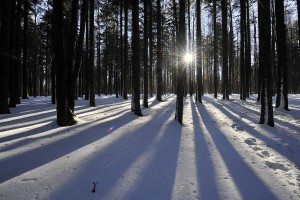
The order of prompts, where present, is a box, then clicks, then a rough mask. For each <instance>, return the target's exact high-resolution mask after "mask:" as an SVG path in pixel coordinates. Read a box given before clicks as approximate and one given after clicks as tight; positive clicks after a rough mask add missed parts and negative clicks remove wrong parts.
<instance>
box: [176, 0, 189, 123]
mask: <svg viewBox="0 0 300 200" xmlns="http://www.w3.org/2000/svg"><path fill="white" fill-rule="evenodd" d="M179 7H180V8H179V9H180V11H179V32H178V48H179V49H186V39H185V0H179ZM180 59H181V60H180V62H179V67H178V82H177V99H176V112H175V119H176V120H177V121H178V122H179V123H180V124H182V119H183V96H184V82H185V79H184V74H185V71H186V69H185V65H184V63H183V61H182V59H183V57H181V58H180Z"/></svg>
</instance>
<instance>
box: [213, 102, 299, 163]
mask: <svg viewBox="0 0 300 200" xmlns="http://www.w3.org/2000/svg"><path fill="white" fill-rule="evenodd" d="M211 105H212V106H214V107H215V108H216V109H218V110H219V111H220V112H222V113H223V114H224V115H226V116H227V117H228V118H230V119H232V120H233V121H235V122H237V123H238V124H240V125H241V126H242V127H246V128H245V131H247V133H249V134H251V135H252V136H253V137H255V138H258V139H260V140H262V141H263V142H264V143H265V144H266V146H268V147H269V148H273V149H274V150H276V151H277V152H278V153H280V154H281V155H282V156H284V157H285V158H287V159H289V160H291V161H292V162H293V163H294V164H295V165H296V166H297V168H298V169H299V168H300V160H299V158H298V157H297V156H294V155H293V154H297V153H298V152H299V151H300V145H299V144H298V143H297V142H295V143H294V145H291V146H290V147H289V150H288V151H287V150H286V149H285V147H283V146H281V145H279V144H278V143H277V142H275V141H274V139H272V138H270V137H268V136H266V135H264V134H262V133H259V132H257V131H255V130H254V129H253V127H251V126H249V125H248V124H247V123H245V122H243V121H242V120H240V119H239V118H238V117H236V116H234V115H232V114H231V113H230V112H228V110H227V109H224V108H223V107H222V106H221V105H215V104H211ZM247 119H249V120H251V119H250V118H249V117H247ZM251 121H253V119H252V120H251ZM262 126H263V125H262ZM270 134H272V135H274V137H276V136H278V135H275V134H274V133H270ZM281 136H283V137H285V138H288V140H289V141H293V139H292V138H291V137H290V136H287V135H285V136H284V135H281ZM281 136H280V137H281ZM296 141H298V140H296ZM291 152H292V154H291Z"/></svg>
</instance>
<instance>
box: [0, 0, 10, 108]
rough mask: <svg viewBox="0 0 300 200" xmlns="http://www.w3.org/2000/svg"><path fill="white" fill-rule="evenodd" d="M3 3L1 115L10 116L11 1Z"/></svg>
mask: <svg viewBox="0 0 300 200" xmlns="http://www.w3.org/2000/svg"><path fill="white" fill-rule="evenodd" d="M1 3H3V9H2V21H1V32H0V33H1V38H0V49H1V51H2V52H1V54H0V63H1V67H0V114H10V110H9V107H8V96H9V63H10V55H9V42H10V25H11V24H10V20H11V17H10V14H11V12H10V11H11V3H12V1H11V0H6V1H4V2H1Z"/></svg>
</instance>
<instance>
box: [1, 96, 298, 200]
mask: <svg viewBox="0 0 300 200" xmlns="http://www.w3.org/2000/svg"><path fill="white" fill-rule="evenodd" d="M289 97H290V99H289V103H290V109H291V111H290V112H288V111H284V110H281V109H275V112H274V114H275V127H274V128H271V127H268V126H267V125H259V124H258V121H259V115H260V105H259V104H258V103H257V102H256V101H255V99H256V97H255V96H251V98H250V99H247V101H246V102H245V101H240V100H238V99H239V96H238V95H232V96H231V99H232V100H229V101H224V100H221V98H220V99H218V100H217V99H214V98H213V97H212V96H211V95H205V96H204V97H203V99H204V100H203V104H199V103H196V102H195V100H194V99H193V98H192V97H187V98H186V99H185V108H184V126H180V125H179V124H178V123H177V122H176V121H175V120H174V113H175V100H176V96H175V95H168V96H164V101H163V102H157V101H156V100H154V98H152V99H150V106H149V108H148V109H144V108H143V110H142V112H143V114H144V116H143V117H136V116H135V115H133V113H131V112H130V101H129V100H123V99H122V98H119V99H117V98H115V97H114V96H101V97H98V98H97V99H96V100H97V107H89V106H88V105H89V102H88V101H85V100H78V101H77V102H76V114H77V116H78V118H79V119H80V122H79V123H78V124H76V125H75V126H71V127H58V126H57V125H56V122H55V119H56V111H55V105H52V104H51V103H50V98H46V97H38V98H30V99H29V100H23V101H22V105H19V106H18V107H17V108H14V109H11V111H12V114H10V115H1V116H0V199H1V200H2V199H3V200H21V199H22V200H29V199H49V200H56V199H57V200H61V199H63V200H68V199H70V200H77V199H78V200H89V199H130V200H131V199H138V200H144V199H151V200H152V199H155V200H160V199H162V200H167V199H180V200H183V199H188V200H190V199H209V200H211V199H251V200H252V199H300V170H299V169H300V153H299V152H300V95H289ZM94 182H98V183H97V185H96V187H95V189H96V191H95V192H94V193H93V192H92V189H93V183H94Z"/></svg>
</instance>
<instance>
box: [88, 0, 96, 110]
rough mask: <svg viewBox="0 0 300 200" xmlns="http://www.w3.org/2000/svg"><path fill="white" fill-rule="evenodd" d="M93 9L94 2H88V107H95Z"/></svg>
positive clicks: (92, 0) (91, 0)
mask: <svg viewBox="0 0 300 200" xmlns="http://www.w3.org/2000/svg"><path fill="white" fill-rule="evenodd" d="M94 9H95V2H94V0H90V32H89V33H90V45H89V73H90V76H89V81H90V106H93V107H95V106H96V102H95V80H94V67H95V64H94V59H95V58H94V57H95V37H94Z"/></svg>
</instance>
